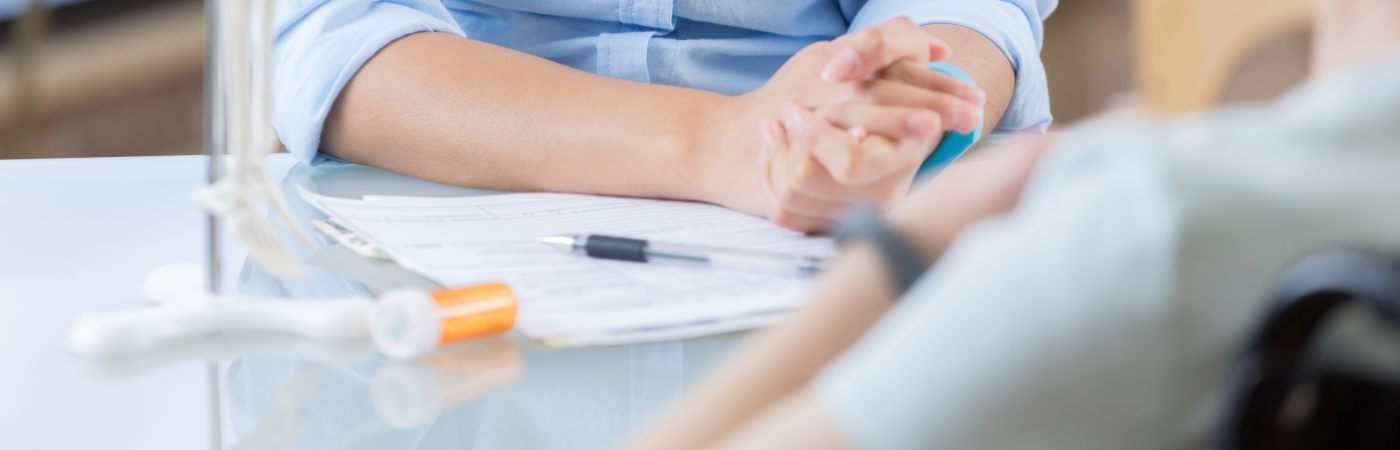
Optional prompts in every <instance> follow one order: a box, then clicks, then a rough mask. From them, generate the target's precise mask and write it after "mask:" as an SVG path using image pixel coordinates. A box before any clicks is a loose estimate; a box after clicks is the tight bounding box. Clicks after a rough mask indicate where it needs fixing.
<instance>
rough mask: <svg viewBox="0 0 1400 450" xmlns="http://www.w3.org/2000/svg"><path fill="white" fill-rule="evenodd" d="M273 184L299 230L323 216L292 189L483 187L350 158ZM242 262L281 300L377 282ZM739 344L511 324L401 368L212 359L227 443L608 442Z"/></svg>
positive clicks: (440, 190)
mask: <svg viewBox="0 0 1400 450" xmlns="http://www.w3.org/2000/svg"><path fill="white" fill-rule="evenodd" d="M282 187H283V189H284V192H285V193H286V195H287V196H288V199H289V201H290V202H291V203H292V205H291V206H292V209H293V211H294V212H295V214H296V216H297V217H298V219H299V220H300V221H301V222H302V225H303V226H305V227H306V228H307V229H308V230H311V229H313V228H312V226H311V225H310V222H311V221H312V220H319V219H321V218H323V217H324V216H323V215H322V214H321V213H320V212H319V211H317V210H315V208H312V207H311V206H310V205H307V204H306V203H305V202H304V201H302V200H301V198H300V196H299V195H298V194H297V193H296V188H297V187H301V188H305V189H307V190H310V191H312V192H317V193H320V194H324V195H330V196H340V197H357V196H360V195H365V194H378V195H420V196H424V195H426V196H463V195H482V194H485V193H489V192H488V191H481V190H471V189H462V188H456V187H450V186H443V185H438V184H433V183H428V182H424V181H421V180H415V179H411V178H407V177H402V176H398V175H395V174H391V173H388V172H384V171H380V170H377V169H371V168H366V167H361V166H351V165H340V166H329V167H317V168H309V167H306V166H302V165H298V166H296V167H294V168H293V169H292V170H291V171H290V173H289V174H288V175H287V177H286V178H285V179H284V180H283V183H282ZM283 232H284V233H285V230H284V231H283ZM288 237H289V235H287V236H283V238H284V241H286V242H289V243H293V250H294V251H295V252H297V253H298V254H299V255H301V256H303V257H309V256H310V255H312V254H313V252H314V251H315V250H313V249H311V248H308V247H306V246H304V245H301V244H298V243H295V240H293V239H288ZM315 237H316V239H317V240H318V241H319V243H320V244H321V245H322V246H328V245H331V242H330V240H329V239H327V238H326V237H325V236H324V235H320V234H316V236H315ZM230 267H238V265H234V266H230ZM242 267H243V269H242V273H241V274H240V277H239V280H240V283H239V291H240V292H241V293H244V294H251V295H260V296H278V297H288V298H291V299H293V300H292V301H314V299H315V298H318V297H330V296H344V295H364V296H369V295H372V294H373V292H376V291H379V290H381V289H383V288H385V287H388V286H366V284H365V283H361V282H358V281H353V280H350V279H348V278H347V277H344V276H341V275H339V274H337V273H333V272H332V271H330V270H327V269H325V268H322V267H310V268H309V269H310V270H309V274H310V275H309V276H308V278H307V279H305V280H301V281H294V282H288V281H282V280H277V279H274V278H272V277H270V276H268V275H267V274H266V273H265V272H263V271H261V270H259V269H258V268H257V267H256V266H252V265H248V264H246V263H245V264H243V266H242ZM737 340H738V337H737V335H724V336H712V337H707V338H699V339H691V340H684V341H673V342H661V343H652V344H640V345H630V346H615V347H596V348H579V349H553V348H546V347H543V346H541V345H539V344H537V343H535V342H532V341H529V340H527V339H525V338H523V337H522V336H520V335H518V334H515V333H512V334H510V335H508V336H504V337H497V338H492V339H488V340H482V341H477V342H468V343H465V344H463V345H454V346H450V347H447V348H444V349H442V350H441V351H439V352H436V353H434V354H431V355H429V356H427V357H424V358H422V359H420V360H417V361H410V362H406V363H389V362H387V361H385V360H383V359H382V358H378V357H375V358H373V359H371V360H368V361H362V362H351V363H340V364H338V363H334V362H332V361H329V360H325V359H302V358H297V357H294V356H290V355H269V356H251V357H250V356H245V357H240V358H235V359H232V360H231V361H229V362H226V363H224V364H222V365H221V368H222V375H223V376H222V378H223V380H224V382H223V383H222V384H223V386H222V387H221V389H220V398H221V404H222V410H223V413H224V417H222V421H221V422H222V423H223V427H224V429H225V432H224V442H225V443H227V444H228V448H240V449H243V448H248V449H252V448H259V449H261V448H306V449H324V448H364V449H382V448H418V449H436V448H444V449H445V448H451V449H470V448H483V449H496V448H511V449H535V448H540V449H553V448H569V449H589V448H607V447H609V446H613V445H616V444H617V443H618V442H619V441H620V440H621V439H623V438H624V437H625V436H626V435H627V434H628V433H629V432H631V431H633V430H635V429H636V428H638V427H639V426H641V425H642V424H643V423H644V422H645V421H646V420H648V419H649V418H650V416H652V415H654V414H655V413H656V412H658V411H659V409H660V408H662V407H664V406H665V404H666V403H667V402H668V401H669V400H671V399H672V398H674V397H675V396H676V395H677V394H679V393H680V391H681V390H682V389H683V388H684V387H685V386H686V385H687V384H688V383H689V382H690V381H691V380H693V379H694V378H696V377H697V376H698V375H700V374H701V373H702V372H703V370H704V369H705V368H707V367H708V366H710V364H711V363H713V362H714V361H715V360H716V359H718V358H719V357H721V356H722V355H723V354H724V353H725V352H726V351H727V350H728V349H730V348H731V347H732V346H733V344H734V343H735V342H737Z"/></svg>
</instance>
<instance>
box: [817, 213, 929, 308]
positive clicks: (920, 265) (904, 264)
mask: <svg viewBox="0 0 1400 450" xmlns="http://www.w3.org/2000/svg"><path fill="white" fill-rule="evenodd" d="M832 235H834V236H835V237H836V239H837V240H838V241H840V242H841V243H842V244H846V243H848V242H850V241H854V240H863V241H866V242H869V243H870V244H871V245H874V246H875V249H876V251H877V252H879V253H880V257H881V258H882V259H884V261H885V265H886V266H887V267H889V270H890V276H891V278H892V281H894V283H895V289H896V290H897V291H896V293H897V294H898V295H899V296H903V295H904V293H905V292H908V291H909V289H910V288H912V287H913V286H914V283H915V282H917V281H919V278H920V277H922V276H923V275H924V272H925V271H927V270H928V268H929V266H930V263H929V261H928V259H927V258H925V257H924V256H923V255H921V254H919V252H918V251H916V250H914V247H913V246H912V245H909V243H908V241H906V240H905V239H904V238H903V237H902V236H900V235H899V233H898V232H896V231H895V230H894V229H892V228H890V227H889V225H887V224H886V223H885V220H884V219H883V218H882V217H881V214H880V211H879V210H878V209H876V208H875V207H874V206H871V205H868V204H863V205H858V206H856V207H855V208H852V209H851V210H850V211H849V212H847V213H846V214H845V215H844V216H842V217H841V219H840V220H838V221H837V222H836V226H835V228H833V229H832Z"/></svg>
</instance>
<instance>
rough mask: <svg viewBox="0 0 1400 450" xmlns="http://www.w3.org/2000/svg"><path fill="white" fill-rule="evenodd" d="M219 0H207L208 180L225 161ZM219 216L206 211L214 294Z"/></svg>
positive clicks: (208, 282)
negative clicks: (220, 75)
mask: <svg viewBox="0 0 1400 450" xmlns="http://www.w3.org/2000/svg"><path fill="white" fill-rule="evenodd" d="M218 3H219V0H204V29H205V38H204V39H205V41H204V154H205V155H206V156H207V157H208V161H207V162H206V164H207V166H206V167H205V180H204V182H205V184H213V183H214V182H215V181H218V180H219V176H220V172H221V171H222V170H221V169H222V163H223V154H224V148H223V133H224V130H223V126H222V124H223V114H222V112H221V111H222V108H221V107H220V103H219V100H220V98H221V95H220V92H221V91H222V89H221V86H220V81H221V80H220V78H219V72H220V70H219V4H218ZM219 226H220V222H219V216H218V214H215V213H214V212H212V211H206V212H205V235H206V236H205V237H206V239H207V241H206V242H205V248H204V272H205V273H204V277H205V278H204V282H205V289H206V290H207V291H208V293H209V295H210V296H211V297H213V296H217V295H219V291H220V288H221V286H220V284H221V281H222V280H221V278H222V276H223V273H222V272H223V271H222V268H223V267H222V261H221V260H222V254H221V252H220V250H221V249H220V246H219V239H220V237H221V235H220V233H219Z"/></svg>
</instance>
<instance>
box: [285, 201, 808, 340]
mask: <svg viewBox="0 0 1400 450" xmlns="http://www.w3.org/2000/svg"><path fill="white" fill-rule="evenodd" d="M304 196H305V197H306V198H307V201H309V202H310V203H311V204H313V205H315V206H316V207H317V208H320V209H321V210H322V211H324V212H326V214H327V215H329V216H331V217H332V218H333V219H335V220H336V221H337V222H339V223H340V224H341V225H343V226H345V227H348V228H350V229H351V230H353V231H354V232H356V233H358V234H359V235H360V237H361V238H363V239H366V240H368V241H370V242H372V243H373V244H374V245H375V246H377V247H378V248H379V249H380V250H381V251H383V252H384V253H386V254H388V255H390V256H391V257H392V258H393V259H394V260H395V261H397V262H398V263H399V264H400V265H402V266H404V267H405V268H407V269H409V270H413V271H417V272H419V273H421V274H423V275H424V276H426V277H428V278H431V279H433V280H434V281H437V282H439V283H441V284H443V285H445V286H463V285H469V284H474V283H480V282H485V281H504V282H506V283H508V284H509V285H510V286H511V287H512V289H514V290H515V292H516V295H517V296H518V297H519V300H520V316H519V319H518V321H517V329H518V330H519V331H521V332H522V333H524V334H525V335H527V336H529V337H531V338H535V339H539V340H541V341H543V342H545V343H547V344H550V345H561V346H574V345H598V344H619V343H631V342H641V341H654V340H664V339H678V338H686V337H693V336H699V335H706V334H715V333H723V332H729V331H735V330H740V329H746V328H752V327H756V326H760V325H765V324H769V323H773V322H774V321H776V320H778V319H781V318H782V317H783V316H784V313H785V312H787V311H789V310H790V309H792V308H793V307H794V306H795V305H796V304H797V302H798V301H799V300H800V299H801V298H802V293H803V291H804V289H805V288H806V286H807V284H808V283H810V280H809V279H805V278H801V277H799V276H796V275H787V274H781V273H771V274H770V273H753V272H743V271H735V270H731V269H724V268H705V267H700V266H680V265H668V264H663V263H653V264H642V263H631V262H622V261H606V260H599V259H592V258H587V257H583V256H579V255H575V254H568V253H565V252H561V251H559V250H558V249H554V248H551V247H548V246H546V245H544V244H541V243H539V242H537V239H538V238H540V237H543V236H549V235H559V234H577V233H598V234H610V235H618V236H627V237H638V238H645V239H653V240H656V241H666V242H676V243H694V244H704V245H711V246H722V247H734V248H747V249H760V250H770V251H783V252H790V253H799V254H807V255H814V256H826V255H830V254H832V253H834V251H835V245H834V244H833V243H832V242H831V241H830V240H829V239H825V238H814V237H808V236H804V235H803V234H801V233H797V232H794V231H790V230H785V229H782V228H779V227H777V226H775V225H773V224H771V223H769V222H768V221H766V220H763V219H760V218H756V217H752V216H748V215H745V214H741V213H738V212H734V211H731V210H728V209H725V208H721V207H717V206H713V205H706V204H699V203H689V202H673V201H661V200H642V199H631V198H615V197H599V196H587V195H572V194H502V195H495V196H482V197H460V198H420V197H366V198H364V199H363V200H350V199H338V198H331V197H325V196H320V195H316V194H311V193H304Z"/></svg>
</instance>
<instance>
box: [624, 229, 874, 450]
mask: <svg viewBox="0 0 1400 450" xmlns="http://www.w3.org/2000/svg"><path fill="white" fill-rule="evenodd" d="M826 273H828V274H830V275H827V276H824V277H823V279H822V281H821V282H820V283H819V284H818V286H817V287H816V289H814V290H813V291H812V292H815V293H816V296H815V297H814V298H812V299H811V301H810V303H808V304H807V306H805V307H804V309H803V310H802V311H801V312H800V313H798V314H797V315H796V316H794V317H793V318H792V320H791V321H790V322H788V323H786V324H784V325H783V326H779V327H775V328H772V329H769V330H767V331H764V332H763V333H762V334H760V335H757V336H754V337H753V338H752V339H750V340H749V341H746V342H745V343H744V345H743V346H742V347H741V348H739V349H738V350H737V351H736V352H735V353H734V356H732V357H730V358H729V359H727V360H726V361H725V363H724V364H722V365H721V366H719V367H717V368H715V369H714V370H712V371H711V372H710V374H709V375H708V376H706V377H705V378H704V380H703V381H702V382H701V383H700V384H697V385H696V386H695V387H694V388H692V389H690V390H689V391H688V392H687V393H686V395H685V397H684V398H683V399H682V400H681V401H680V402H678V403H677V404H675V405H672V407H671V408H669V409H668V411H667V413H665V414H664V415H662V416H661V417H660V418H659V419H658V420H657V421H656V422H655V423H653V424H651V425H652V426H650V427H648V428H647V429H646V432H645V433H644V434H642V435H639V436H638V437H637V439H636V440H634V441H633V442H631V443H630V444H629V446H628V448H634V449H653V448H674V449H689V448H701V447H707V446H710V445H713V444H714V443H716V442H717V441H718V440H719V439H721V438H723V437H724V436H725V435H727V434H728V433H730V432H731V431H732V430H733V429H734V428H735V427H736V426H738V425H740V424H742V423H743V422H745V421H746V420H748V419H749V418H751V417H753V416H754V415H756V414H757V413H759V412H761V411H763V410H764V409H766V408H768V407H769V406H771V404H772V403H773V402H775V401H777V400H779V399H782V398H784V397H787V396H788V395H790V394H791V393H792V392H794V391H796V390H797V389H799V388H801V387H802V386H804V385H806V384H807V382H808V381H809V380H810V379H811V378H812V376H813V375H815V374H816V373H817V371H818V370H820V369H821V367H822V366H825V365H826V364H827V363H828V362H829V361H830V360H831V359H832V358H833V357H835V356H836V355H839V354H841V353H842V352H844V351H845V350H846V349H847V348H848V347H850V346H851V344H853V343H854V342H856V340H857V339H859V338H860V336H861V335H862V334H864V333H865V331H866V330H867V329H869V328H870V326H871V325H872V324H874V323H875V321H876V320H878V319H879V318H880V317H881V316H882V315H884V313H885V310H886V309H888V308H889V306H890V305H891V304H893V301H894V296H895V290H894V287H893V283H892V282H891V281H889V280H890V276H889V275H888V272H887V271H886V269H885V267H884V264H883V263H881V262H880V260H879V258H878V256H877V255H876V253H875V251H874V250H873V249H870V248H867V247H866V246H864V245H857V246H854V247H853V248H852V249H851V250H850V251H848V252H847V253H846V254H845V255H843V256H842V257H841V259H840V260H839V261H838V262H837V263H836V264H834V265H833V266H832V267H831V268H830V269H829V270H828V271H827V272H826Z"/></svg>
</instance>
